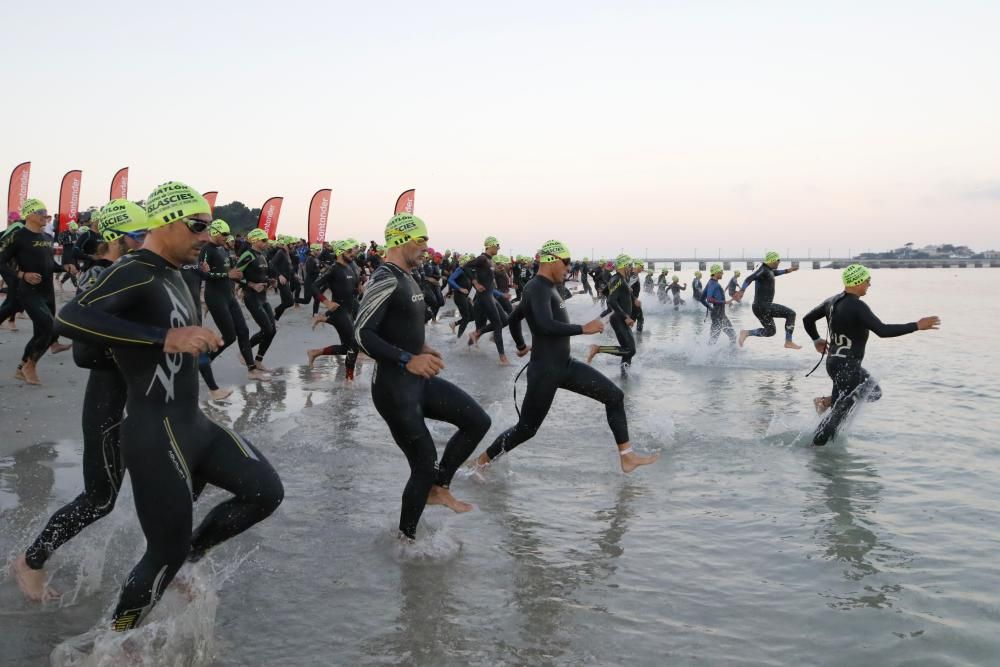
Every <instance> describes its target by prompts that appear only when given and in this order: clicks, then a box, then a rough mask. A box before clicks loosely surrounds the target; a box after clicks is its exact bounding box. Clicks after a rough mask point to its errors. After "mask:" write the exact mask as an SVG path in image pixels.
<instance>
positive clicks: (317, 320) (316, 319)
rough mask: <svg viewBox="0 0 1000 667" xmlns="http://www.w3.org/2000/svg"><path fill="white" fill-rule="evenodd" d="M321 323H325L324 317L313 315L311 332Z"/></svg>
mask: <svg viewBox="0 0 1000 667" xmlns="http://www.w3.org/2000/svg"><path fill="white" fill-rule="evenodd" d="M323 322H326V315H313V324H312V328H313V331H315V330H316V327H318V326H319V325H321V324H323Z"/></svg>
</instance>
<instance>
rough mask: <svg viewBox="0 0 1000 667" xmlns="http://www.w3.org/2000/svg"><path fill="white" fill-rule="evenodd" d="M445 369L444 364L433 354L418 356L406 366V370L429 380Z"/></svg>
mask: <svg viewBox="0 0 1000 667" xmlns="http://www.w3.org/2000/svg"><path fill="white" fill-rule="evenodd" d="M442 368H444V362H443V361H441V359H440V358H438V357H435V356H434V355H433V354H418V355H417V356H415V357H413V358H412V359H410V361H409V362H408V363H407V364H406V370H408V371H409V372H411V373H413V374H414V375H419V376H420V377H422V378H427V379H428V380H429V379H430V378H432V377H434V376H435V375H437V374H438V373H440V372H441V369H442Z"/></svg>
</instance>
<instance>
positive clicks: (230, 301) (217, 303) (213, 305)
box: [206, 297, 254, 370]
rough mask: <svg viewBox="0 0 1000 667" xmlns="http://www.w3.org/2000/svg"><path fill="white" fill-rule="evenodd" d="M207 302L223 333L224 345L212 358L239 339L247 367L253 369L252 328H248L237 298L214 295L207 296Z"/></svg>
mask: <svg viewBox="0 0 1000 667" xmlns="http://www.w3.org/2000/svg"><path fill="white" fill-rule="evenodd" d="M206 302H207V303H208V312H210V313H212V320H214V321H215V324H216V326H218V327H219V332H220V333H221V334H222V347H220V348H219V349H218V350H216V351H215V352H213V353H212V354H211V358H212V360H213V361H214V360H215V358H216V357H218V356H219V355H220V354H222V353H223V352H224V351H225V349H226V348H227V347H229V346H230V345H232V344H233V341H237V347H238V348H239V350H240V356H242V357H243V361H244V362H245V363H246V365H247V368H249V369H251V370H252V369H253V366H254V361H253V348H251V347H250V330H249V329H248V328H247V321H246V318H244V317H243V311H242V310H240V305H239V304H238V303H237V302H236V299H234V298H223V299H219V298H218V297H212V298H206Z"/></svg>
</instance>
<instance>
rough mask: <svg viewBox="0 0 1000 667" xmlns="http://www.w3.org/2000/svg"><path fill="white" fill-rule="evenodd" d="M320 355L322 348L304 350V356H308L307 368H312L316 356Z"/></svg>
mask: <svg viewBox="0 0 1000 667" xmlns="http://www.w3.org/2000/svg"><path fill="white" fill-rule="evenodd" d="M322 356H323V348H319V349H314V350H306V357H308V358H309V368H312V367H313V364H314V363H316V357H322Z"/></svg>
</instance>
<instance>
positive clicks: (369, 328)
mask: <svg viewBox="0 0 1000 667" xmlns="http://www.w3.org/2000/svg"><path fill="white" fill-rule="evenodd" d="M397 285H398V282H397V281H396V278H395V277H394V276H392V275H391V274H390V275H387V276H386V277H385V278H382V279H381V280H377V281H372V282H369V286H368V289H366V290H365V296H364V298H362V299H361V305H360V306H359V308H358V317H357V319H356V320H355V321H354V338H355V339H356V340H357V341H358V345H360V346H361V349H362V350H363V351H364V353H365V354H367V355H368V356H369V357H371V358H372V359H374V360H375V361H383V362H389V363H396V362H399V361H400V356H401V355H402V354H403V353H404V352H405V350H402V349H401V348H398V347H396V346H395V345H393V344H392V343H389V342H388V341H386V340H385V339H384V338H382V337H381V336H380V335H379V334H378V329H379V325H381V324H382V320H383V319H384V318H385V314H386V311H388V310H389V299H390V298H391V297H392V294H393V292H395V291H396V287H397Z"/></svg>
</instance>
